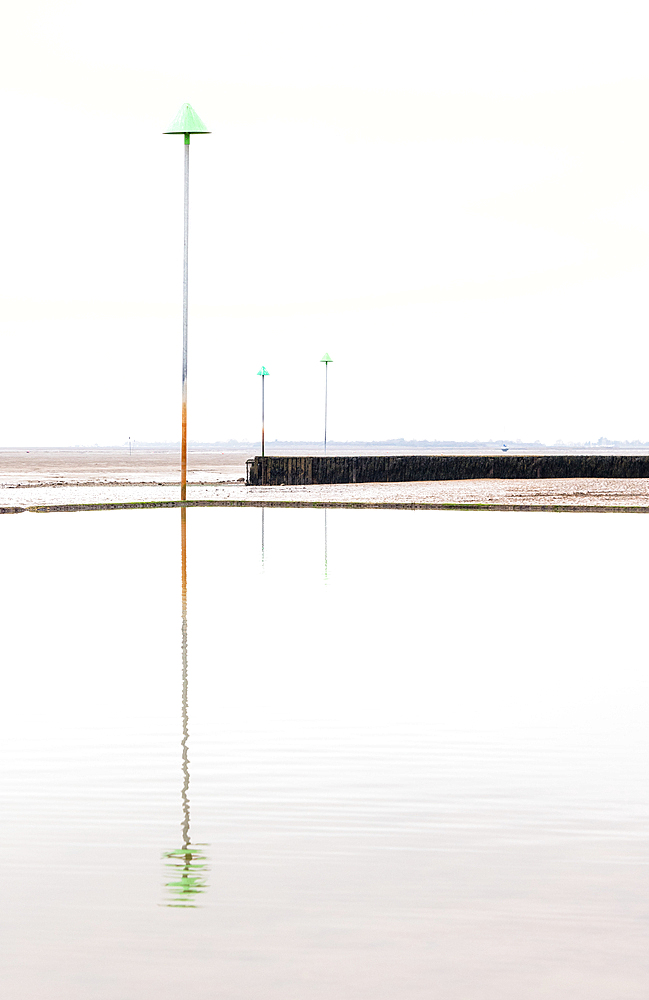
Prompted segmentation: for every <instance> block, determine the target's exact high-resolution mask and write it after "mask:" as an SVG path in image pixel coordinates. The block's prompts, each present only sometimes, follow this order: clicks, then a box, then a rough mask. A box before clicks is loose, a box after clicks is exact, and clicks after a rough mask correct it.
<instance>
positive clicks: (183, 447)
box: [180, 133, 189, 500]
mask: <svg viewBox="0 0 649 1000" xmlns="http://www.w3.org/2000/svg"><path fill="white" fill-rule="evenodd" d="M188 247H189V133H187V134H186V135H185V216H184V251H183V402H182V417H181V423H182V430H181V442H180V499H181V500H186V499H187V325H188V313H189V253H188Z"/></svg>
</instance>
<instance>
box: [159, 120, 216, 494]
mask: <svg viewBox="0 0 649 1000" xmlns="http://www.w3.org/2000/svg"><path fill="white" fill-rule="evenodd" d="M200 132H207V129H206V128H205V126H204V124H203V122H202V121H201V120H200V118H199V117H198V115H197V114H196V112H195V111H194V109H193V108H192V106H191V104H183V106H182V108H181V109H180V111H179V112H178V114H177V115H176V117H175V118H174V120H173V122H172V123H171V125H170V126H169V128H168V129H167V131H166V132H165V135H184V136H185V180H184V227H183V391H182V416H181V442H180V499H181V500H186V499H187V325H188V310H189V292H188V283H189V261H188V242H189V137H190V136H191V135H195V134H197V133H200Z"/></svg>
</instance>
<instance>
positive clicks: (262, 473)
mask: <svg viewBox="0 0 649 1000" xmlns="http://www.w3.org/2000/svg"><path fill="white" fill-rule="evenodd" d="M257 374H258V375H261V457H262V459H263V457H264V379H265V378H266V376H267V375H268V372H267V371H266V369H265V368H264V366H263V365H262V366H261V368H260V369H259V371H258V372H257ZM264 478H265V477H264V463H263V462H262V463H261V481H262V486H263V485H265V483H264Z"/></svg>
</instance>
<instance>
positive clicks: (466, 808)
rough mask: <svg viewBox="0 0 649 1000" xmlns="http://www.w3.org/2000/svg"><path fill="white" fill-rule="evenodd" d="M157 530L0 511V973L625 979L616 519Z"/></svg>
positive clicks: (630, 591)
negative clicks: (0, 873)
mask: <svg viewBox="0 0 649 1000" xmlns="http://www.w3.org/2000/svg"><path fill="white" fill-rule="evenodd" d="M181 534H182V532H181V512H180V511H178V510H159V511H147V512H145V511H120V512H107V513H103V512H102V513H79V514H50V515H25V516H20V517H18V516H7V517H3V518H0V545H1V551H2V578H1V582H0V587H1V589H2V603H1V607H2V633H1V635H2V639H1V641H2V664H3V669H2V693H3V697H2V699H1V700H0V723H1V726H2V729H1V733H2V758H1V771H0V780H1V784H2V802H3V823H2V825H1V826H0V837H1V838H2V852H1V855H0V857H1V859H2V866H3V874H4V878H3V895H2V904H3V905H2V908H1V911H0V920H1V922H2V927H1V932H0V939H1V941H2V946H1V949H0V950H1V954H2V959H1V966H0V977H1V982H2V996H3V998H6V1000H41V998H42V1000H82V998H83V1000H136V998H137V1000H141V998H145V1000H148V998H151V1000H154V998H155V1000H176V998H179V997H181V996H182V997H188V998H192V1000H257V998H259V1000H293V998H295V1000H358V998H367V1000H414V998H417V1000H420V998H421V1000H423V998H426V1000H431V998H432V1000H438V998H439V1000H478V998H479V1000H492V998H493V1000H502V998H512V1000H514V998H515V1000H519V998H526V1000H527V998H531V1000H537V998H544V1000H545V998H547V1000H550V998H552V1000H556V998H559V1000H563V998H566V1000H568V998H570V1000H582V998H583V1000H600V998H601V1000H631V998H633V1000H636V998H637V1000H640V998H642V1000H646V997H647V995H648V993H649V959H648V957H647V954H648V952H647V926H648V923H649V896H648V891H649V880H648V877H647V876H648V871H649V870H648V867H647V865H648V862H649V787H648V782H647V778H648V768H647V763H648V758H649V733H648V729H647V720H648V717H649V706H648V689H647V677H648V675H649V672H648V669H647V668H648V663H647V659H648V654H647V643H646V639H645V632H644V624H645V614H646V607H647V599H648V597H649V581H648V579H647V571H646V569H645V567H646V565H647V556H648V554H649V519H647V518H642V517H638V516H633V515H615V516H614V515H572V514H565V515H557V514H529V515H525V514H483V513H480V514H478V513H464V512H434V511H427V512H405V511H363V510H359V511H347V510H336V511H329V512H328V513H327V515H326V523H325V514H324V512H323V511H309V510H267V511H265V512H264V513H263V522H262V511H261V510H259V509H247V510H228V509H223V510H221V509H219V510H205V509H190V510H189V511H187V516H186V562H185V565H184V570H183V554H182V552H181ZM183 585H184V588H185V593H184V600H183ZM183 611H184V614H183Z"/></svg>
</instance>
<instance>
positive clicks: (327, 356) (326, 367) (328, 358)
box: [320, 354, 332, 455]
mask: <svg viewBox="0 0 649 1000" xmlns="http://www.w3.org/2000/svg"><path fill="white" fill-rule="evenodd" d="M320 361H321V362H323V361H324V366H325V426H324V453H325V455H326V454H327V373H328V371H329V365H330V364H332V361H331V358H330V357H329V355H328V354H325V356H324V357H323V358H320Z"/></svg>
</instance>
